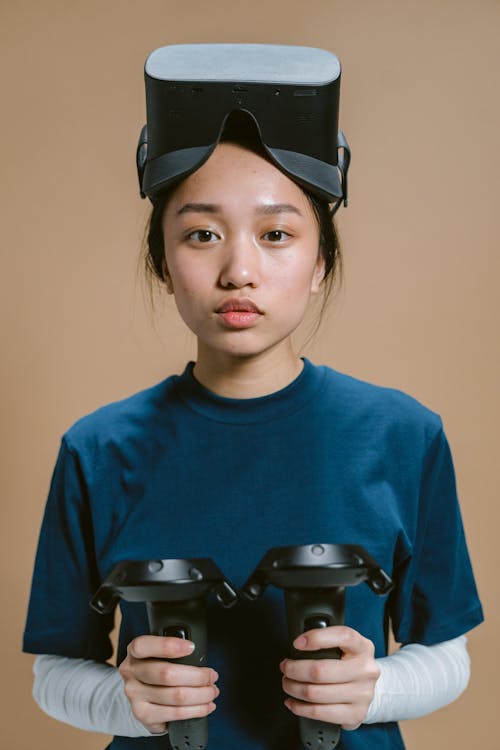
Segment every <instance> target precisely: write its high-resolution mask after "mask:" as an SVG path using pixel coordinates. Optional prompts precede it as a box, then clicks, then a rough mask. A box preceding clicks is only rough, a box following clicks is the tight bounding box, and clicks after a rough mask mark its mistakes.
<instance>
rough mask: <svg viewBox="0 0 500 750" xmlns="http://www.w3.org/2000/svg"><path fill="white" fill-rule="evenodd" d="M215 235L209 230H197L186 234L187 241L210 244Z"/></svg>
mask: <svg viewBox="0 0 500 750" xmlns="http://www.w3.org/2000/svg"><path fill="white" fill-rule="evenodd" d="M216 236H217V235H216V234H215V233H214V232H211V231H210V229H197V230H196V232H191V233H190V234H188V239H190V240H195V242H205V243H206V242H212V240H213V239H214V238H216Z"/></svg>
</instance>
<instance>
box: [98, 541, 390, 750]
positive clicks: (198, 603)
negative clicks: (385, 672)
mask: <svg viewBox="0 0 500 750" xmlns="http://www.w3.org/2000/svg"><path fill="white" fill-rule="evenodd" d="M362 581H365V582H366V583H367V584H368V586H369V587H370V588H371V590H372V591H373V592H374V593H375V594H378V595H382V594H387V593H389V591H390V590H391V589H392V585H393V584H392V581H391V579H390V578H389V576H388V575H387V574H386V573H384V571H383V570H382V569H381V568H380V566H379V565H378V564H377V563H376V562H375V561H374V560H373V559H372V558H371V557H370V556H369V555H368V553H367V552H366V551H365V550H364V549H363V548H362V547H359V546H356V545H335V544H313V545H302V546H294V547H274V548H272V549H270V550H269V551H268V552H267V553H266V555H265V556H264V557H263V558H262V560H261V562H260V563H259V565H258V566H257V568H256V569H255V570H254V572H253V573H252V575H251V576H250V578H249V579H248V581H247V582H246V583H245V585H244V587H243V590H242V594H243V596H244V597H245V598H246V599H248V600H250V601H255V600H256V599H258V597H259V596H261V595H262V593H263V592H264V589H265V588H266V586H267V585H268V584H269V583H271V584H273V585H274V586H276V587H278V588H282V589H284V592H285V606H286V618H287V625H288V633H289V638H290V643H292V642H293V641H294V639H295V638H296V637H297V636H298V635H300V634H301V633H303V632H305V631H306V630H311V629H313V628H324V627H328V626H330V625H342V624H343V623H344V613H345V588H346V586H355V585H357V584H358V583H361V582H362ZM211 593H214V594H215V596H216V599H217V600H218V602H219V604H221V605H222V606H223V607H226V608H228V607H231V606H233V604H235V602H236V600H237V594H236V592H235V591H234V589H233V588H232V586H231V585H230V583H229V582H228V580H227V579H226V578H225V577H224V576H223V574H222V573H221V571H220V570H219V568H218V567H217V566H216V565H215V563H214V562H212V560H209V559H207V558H196V559H173V560H150V561H148V560H145V561H133V562H121V563H118V564H117V565H116V566H115V567H114V568H113V570H112V571H111V573H110V574H109V576H108V578H107V579H106V580H105V581H104V582H103V583H102V585H101V586H100V588H99V589H98V590H97V592H96V594H95V595H94V597H93V599H92V601H91V606H92V607H93V608H94V609H95V610H96V611H97V612H99V613H108V612H111V611H113V610H114V608H115V607H116V605H117V603H118V602H119V600H120V599H121V598H123V599H125V600H126V601H128V602H145V603H146V606H147V612H148V620H149V628H150V632H151V634H152V635H160V636H174V637H176V638H186V639H188V640H191V641H192V642H193V643H194V644H195V648H194V651H193V653H192V654H190V655H189V656H185V657H181V658H179V659H175V661H176V662H177V663H180V664H192V665H195V666H204V665H205V664H206V663H207V628H206V612H205V608H206V599H207V597H208V596H209V595H210V594H211ZM290 656H291V658H292V659H339V658H340V657H341V656H342V653H341V652H340V650H339V649H336V648H333V649H322V650H320V651H300V650H297V649H295V648H293V645H291V646H290ZM299 723H300V736H301V740H302V743H303V744H304V746H305V748H307V749H308V750H333V748H335V747H336V745H337V743H338V740H339V737H340V728H339V727H338V726H337V725H335V724H330V723H328V722H322V721H316V720H313V719H307V718H300V719H299ZM169 739H170V743H171V745H172V747H173V748H174V750H204V748H205V747H206V745H207V743H208V718H207V717H204V718H198V719H187V720H181V721H174V722H170V723H169Z"/></svg>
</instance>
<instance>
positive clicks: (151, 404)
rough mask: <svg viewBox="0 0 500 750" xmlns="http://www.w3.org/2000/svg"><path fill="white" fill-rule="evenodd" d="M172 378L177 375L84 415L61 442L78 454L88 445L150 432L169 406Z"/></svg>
mask: <svg viewBox="0 0 500 750" xmlns="http://www.w3.org/2000/svg"><path fill="white" fill-rule="evenodd" d="M175 379H176V376H175V375H172V376H170V377H167V378H165V379H164V380H162V381H161V382H159V383H157V384H155V385H153V386H150V387H149V388H145V389H143V390H140V391H138V392H137V393H134V394H132V395H130V396H127V397H125V398H122V399H119V400H116V401H112V402H110V403H107V404H105V405H103V406H100V407H98V408H97V409H95V410H94V411H92V412H90V413H88V414H85V415H84V416H82V417H80V418H79V419H78V420H77V421H76V422H74V423H73V424H72V425H71V426H70V427H69V428H68V429H67V430H66V432H65V433H64V435H63V443H65V444H66V447H67V448H68V449H69V450H70V451H72V450H73V451H76V452H78V451H79V449H80V448H82V447H85V446H89V445H90V444H93V445H95V444H98V445H103V444H105V443H108V442H110V441H112V442H117V441H120V440H126V439H128V438H130V437H131V436H133V435H134V434H137V433H143V432H145V431H148V432H149V431H151V429H152V428H154V424H155V423H156V422H158V420H159V419H161V414H165V412H166V411H167V410H168V408H169V404H171V403H172V398H173V392H174V389H173V386H174V382H175Z"/></svg>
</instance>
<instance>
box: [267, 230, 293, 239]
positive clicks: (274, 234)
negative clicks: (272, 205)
mask: <svg viewBox="0 0 500 750" xmlns="http://www.w3.org/2000/svg"><path fill="white" fill-rule="evenodd" d="M288 237H290V235H289V234H288V233H287V232H284V231H283V230H282V229H273V230H272V231H271V232H266V233H265V235H264V239H265V240H268V241H270V242H283V241H284V240H286V239H288Z"/></svg>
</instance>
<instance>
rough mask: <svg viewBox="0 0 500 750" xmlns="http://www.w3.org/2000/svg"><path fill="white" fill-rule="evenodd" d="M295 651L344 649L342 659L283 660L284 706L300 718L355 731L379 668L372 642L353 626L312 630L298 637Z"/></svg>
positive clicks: (365, 710)
mask: <svg viewBox="0 0 500 750" xmlns="http://www.w3.org/2000/svg"><path fill="white" fill-rule="evenodd" d="M293 645H294V647H295V648H296V649H300V650H302V649H304V650H306V651H315V650H318V649H323V648H340V649H341V650H342V652H343V654H342V658H341V659H317V660H313V659H311V660H309V659H304V660H303V661H302V660H301V659H295V660H294V659H285V660H284V661H282V662H281V664H280V669H281V671H282V673H283V690H284V691H285V693H287V694H288V695H289V696H290V698H288V699H287V700H286V701H285V705H286V706H287V707H288V708H289V709H290V711H291V712H292V713H294V714H296V715H297V716H305V717H307V718H310V719H317V720H319V721H327V722H330V723H332V724H340V726H341V727H342V728H343V729H357V728H358V727H359V725H360V724H361V723H362V721H363V719H365V717H366V714H367V712H368V707H369V705H370V703H371V701H372V699H373V693H374V690H375V683H376V682H377V680H378V678H379V676H380V669H379V667H378V666H377V663H376V662H375V658H374V647H373V643H372V642H371V641H369V640H368V639H367V638H364V637H363V636H362V635H360V633H358V632H357V631H356V630H353V629H352V628H348V627H344V626H338V625H336V626H331V627H328V628H317V629H315V630H308V631H307V632H306V633H304V634H303V635H300V636H299V637H298V638H296V639H295V641H294V643H293Z"/></svg>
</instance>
